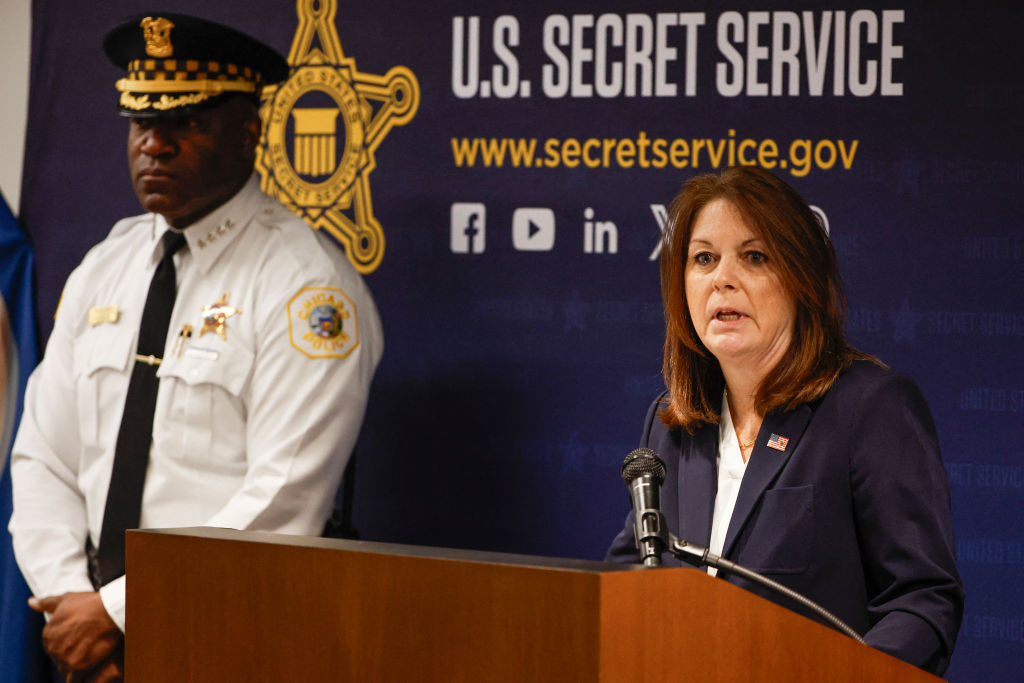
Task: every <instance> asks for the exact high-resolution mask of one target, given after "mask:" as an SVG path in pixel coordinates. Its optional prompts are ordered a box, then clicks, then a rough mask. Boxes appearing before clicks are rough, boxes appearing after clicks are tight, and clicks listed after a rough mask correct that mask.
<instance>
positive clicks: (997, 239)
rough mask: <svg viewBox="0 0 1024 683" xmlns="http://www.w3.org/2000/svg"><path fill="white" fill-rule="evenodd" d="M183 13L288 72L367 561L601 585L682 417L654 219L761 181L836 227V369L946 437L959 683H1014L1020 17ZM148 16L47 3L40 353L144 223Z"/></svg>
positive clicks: (287, 158) (42, 28)
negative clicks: (459, 564)
mask: <svg viewBox="0 0 1024 683" xmlns="http://www.w3.org/2000/svg"><path fill="white" fill-rule="evenodd" d="M172 4H173V11H176V12H184V13H193V14H198V15H201V16H204V17H206V18H209V19H212V20H215V21H220V22H223V23H227V24H231V25H232V26H235V27H237V28H239V29H241V30H243V31H246V32H248V33H251V34H253V35H255V36H256V37H258V38H260V39H262V40H264V41H265V42H267V43H269V44H271V45H273V46H274V47H276V48H277V49H279V50H280V51H281V52H282V53H283V54H285V55H286V56H287V57H288V60H289V63H290V64H291V65H292V73H291V76H290V78H289V79H288V80H287V81H286V82H284V83H282V84H281V85H279V86H278V87H275V88H273V89H272V90H271V91H269V92H267V93H265V98H264V101H263V107H262V114H263V117H264V121H265V126H264V136H263V140H262V144H261V151H260V155H259V159H258V164H257V173H258V174H259V177H260V180H261V182H262V184H263V187H264V189H265V190H266V191H268V192H271V193H274V194H275V195H277V196H278V197H279V198H280V199H281V200H282V201H283V202H285V203H286V204H288V205H289V206H290V207H291V208H292V209H293V210H295V211H296V212H298V213H300V214H301V215H303V216H304V217H305V218H306V220H307V221H308V222H309V223H310V225H311V226H313V227H314V228H315V229H319V230H323V231H325V232H327V233H329V234H331V235H332V236H333V237H334V238H335V239H336V240H337V242H338V243H339V248H344V249H345V250H346V253H347V254H348V255H349V258H350V259H351V260H352V261H353V263H355V264H356V266H357V267H358V268H359V269H360V270H361V271H362V272H363V273H365V277H366V278H367V281H368V283H369V284H370V286H371V288H372V289H373V291H374V295H375V297H376V299H377V302H378V305H379V308H380V312H381V317H382V319H383V323H384V329H385V334H386V338H387V342H386V348H387V350H386V352H385V356H384V360H383V362H382V364H381V366H380V368H379V371H378V375H377V379H376V382H375V388H374V391H373V394H372V396H371V404H370V406H369V410H368V414H367V418H366V423H365V426H364V430H363V434H362V437H361V442H360V447H359V454H358V458H359V460H358V462H359V468H358V471H359V479H358V482H357V486H356V499H355V521H356V524H357V526H359V528H360V530H361V532H362V533H363V535H364V537H367V538H370V539H373V540H381V541H393V542H402V543H417V544H426V545H440V546H456V547H463V548H480V549H489V550H500V551H506V552H522V553H533V554H543V555H558V556H571V557H583V558H600V557H602V556H603V553H604V550H605V548H606V547H607V545H608V544H609V542H610V541H611V539H612V537H613V536H614V534H615V533H616V532H617V531H618V530H619V529H620V528H621V524H622V521H623V517H624V515H625V514H626V511H627V509H628V506H629V502H628V498H627V494H626V490H625V488H624V487H623V485H622V483H621V481H620V480H619V476H618V469H619V465H620V464H621V462H622V458H623V457H624V456H625V454H626V453H627V452H629V451H630V450H631V449H632V448H633V447H634V446H635V443H636V440H637V438H638V436H639V434H640V427H641V425H640V423H641V420H642V418H643V415H644V412H645V410H646V407H647V406H648V404H649V403H650V401H651V399H652V398H653V397H654V396H655V395H656V394H657V393H659V391H660V390H661V389H662V387H663V383H662V380H661V377H660V367H661V349H662V343H663V334H664V323H663V315H662V311H661V304H660V295H659V283H658V272H657V254H658V239H659V236H660V233H661V229H662V226H663V223H664V220H665V214H666V205H667V204H668V202H669V200H670V199H671V198H672V196H673V195H674V194H675V192H676V191H677V190H678V188H679V187H680V185H681V184H682V183H683V182H684V181H685V180H686V179H688V178H689V177H692V176H693V175H694V174H697V173H703V172H708V171H713V170H714V169H717V168H722V167H724V166H726V165H729V164H734V163H756V164H760V165H763V166H765V167H767V168H769V169H771V170H772V171H774V172H775V173H777V174H779V175H780V176H781V177H783V178H784V179H785V180H786V181H787V182H789V183H791V184H792V185H794V186H795V187H796V188H797V189H798V190H799V191H800V192H801V193H802V194H803V195H804V196H805V197H806V198H807V199H808V201H809V202H810V203H811V204H812V205H814V206H815V207H816V209H817V211H818V212H819V214H820V215H821V217H822V219H823V220H824V221H825V222H826V224H827V226H828V228H829V230H830V233H831V236H832V239H833V241H834V243H835V246H836V249H837V252H838V256H839V261H840V268H841V271H842V274H843V277H844V280H845V284H846V289H847V294H848V297H849V302H850V315H849V320H848V323H847V332H848V334H849V337H850V339H851V340H852V341H853V343H854V344H855V345H857V346H859V347H860V348H862V349H863V350H865V351H867V352H870V353H873V354H875V355H877V356H879V357H880V358H881V359H882V360H884V361H885V362H887V363H888V364H889V365H891V366H892V367H893V368H895V369H897V370H900V371H903V372H907V373H909V374H910V375H912V376H913V377H914V378H915V379H916V380H917V381H918V383H919V384H920V385H921V387H922V389H923V391H924V393H925V395H926V397H927V399H928V401H929V404H930V406H931V409H932V412H933V413H934V416H935V420H936V423H937V425H938V429H939V435H940V440H941V446H942V449H943V453H944V457H945V460H946V463H947V469H948V472H949V476H950V484H951V490H952V495H953V514H954V523H955V533H956V538H957V553H958V558H959V565H960V569H961V572H962V574H963V578H964V581H965V583H966V590H967V606H966V615H965V620H964V623H963V628H962V630H961V633H960V639H959V642H958V646H957V651H956V654H955V656H954V658H953V662H952V666H951V668H950V670H949V672H948V676H949V678H950V679H951V680H954V681H988V680H1006V679H1007V678H1008V677H1012V675H1013V674H1014V673H1015V672H1020V671H1022V670H1024V545H1022V539H1024V461H1022V457H1021V456H1022V451H1024V449H1022V446H1021V444H1022V443H1024V419H1022V418H1024V353H1022V351H1021V349H1022V342H1024V307H1022V305H1021V298H1020V292H1021V291H1022V289H1024V275H1022V274H1024V233H1022V231H1021V217H1022V216H1024V129H1022V122H1024V78H1022V76H1024V67H1022V64H1024V54H1022V52H1024V49H1022V47H1021V45H1022V42H1024V41H1021V40H1020V37H1019V33H1020V28H1021V25H1022V18H1024V17H1022V14H1021V10H1020V9H1009V8H1007V7H1005V6H1004V7H1003V8H1000V7H996V6H995V5H997V4H998V3H989V5H990V6H989V7H974V8H972V9H966V8H965V7H962V6H956V7H953V6H951V4H950V3H932V2H924V1H923V0H915V1H913V2H905V3H900V4H896V5H893V4H886V5H876V4H875V3H865V4H864V5H861V6H860V7H863V8H862V9H849V8H848V7H846V6H844V4H843V3H839V2H822V1H820V0H812V1H810V2H800V3H793V2H789V1H787V0H779V1H778V2H775V3H774V4H772V3H768V4H766V3H764V2H753V1H752V0H736V1H735V2H728V3H721V2H715V3H712V2H701V1H696V0H694V1H689V2H678V1H675V2H673V1H672V0H646V1H645V2H640V3H638V2H634V1H630V0H588V1H586V2H584V1H583V0H552V1H551V2H548V3H535V2H526V1H525V0H524V1H518V2H517V1H507V2H499V3H496V4H493V3H492V4H491V5H488V6H487V7H486V8H484V7H483V6H482V5H481V4H480V3H478V2H470V1H469V0H449V1H448V2H445V3H441V4H438V3H413V2H400V1H398V0H373V1H372V2H370V1H363V0H358V1H356V0H352V1H349V2H340V1H336V0H298V1H297V2H295V3H290V2H289V3H282V2H279V1H276V0H247V1H246V2H236V1H235V0H225V1H224V2H220V3H209V2H204V1H202V0H177V1H176V2H173V3H172ZM937 5H938V6H937ZM144 9H149V7H140V6H139V5H138V4H137V3H136V2H129V1H127V0H108V1H107V2H103V3H76V2H71V1H70V0H34V2H33V48H32V51H33V53H32V84H31V93H30V115H29V123H28V137H27V152H26V155H27V159H26V165H25V177H24V187H25V189H24V196H23V197H22V202H21V206H22V207H23V213H22V220H23V224H24V225H25V226H26V228H27V230H28V231H29V233H30V235H31V237H32V240H33V242H34V244H35V245H36V258H37V266H38V273H39V276H38V282H39V291H38V304H39V307H38V311H39V325H40V329H41V331H42V333H43V335H44V337H45V335H47V334H48V333H49V329H50V326H51V325H52V315H53V311H54V308H55V306H56V304H57V301H58V298H59V295H60V291H61V287H62V285H63V282H64V280H65V278H66V277H67V275H68V273H69V272H70V271H71V269H72V268H73V267H74V266H75V265H76V264H77V263H78V261H79V260H80V259H81V257H82V255H83V254H84V253H85V251H86V250H87V249H88V248H89V247H90V246H91V245H92V244H94V243H96V242H97V241H99V240H100V239H102V238H103V237H104V235H105V234H106V233H107V231H108V230H109V229H110V226H111V225H113V223H114V222H115V221H116V220H117V219H118V218H121V217H124V216H128V215H134V214H138V213H139V212H140V209H139V207H138V204H137V202H136V200H135V197H134V195H133V193H132V191H131V187H130V183H129V179H128V175H127V173H126V164H125V151H124V149H125V138H126V124H125V122H124V121H123V120H121V119H119V118H118V116H117V114H116V102H117V92H116V91H115V89H114V82H115V80H116V79H118V78H119V77H121V76H122V74H120V73H119V72H118V70H117V69H116V68H115V67H113V66H112V65H110V64H109V63H107V62H106V61H105V58H104V57H103V54H102V50H101V48H100V42H101V40H102V36H103V34H104V33H105V31H106V30H107V29H108V28H109V27H110V26H112V25H114V24H115V23H117V22H118V21H120V20H121V19H122V18H123V17H125V16H128V15H131V14H135V13H137V12H139V11H141V10H144ZM171 9H172V8H170V7H168V10H169V11H171Z"/></svg>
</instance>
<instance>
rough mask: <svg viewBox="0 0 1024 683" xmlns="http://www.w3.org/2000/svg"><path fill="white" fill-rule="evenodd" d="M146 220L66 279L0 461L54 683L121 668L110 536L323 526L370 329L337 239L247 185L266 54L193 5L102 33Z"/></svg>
mask: <svg viewBox="0 0 1024 683" xmlns="http://www.w3.org/2000/svg"><path fill="white" fill-rule="evenodd" d="M104 49H105V51H106V54H107V56H108V57H109V58H110V59H111V60H112V61H113V62H114V63H115V64H116V65H118V66H119V67H121V68H122V69H124V71H125V72H126V73H125V77H124V78H122V79H121V80H119V81H118V82H117V90H118V91H119V92H120V100H119V110H120V113H121V114H122V115H123V116H125V117H127V118H128V161H129V169H130V173H131V181H132V184H133V187H134V189H135V193H136V195H137V196H138V199H139V202H140V203H141V204H142V207H143V208H144V209H145V210H146V211H147V213H146V214H144V215H141V216H136V217H133V218H126V219H124V220H121V221H119V222H118V223H117V224H116V225H114V227H113V229H112V230H111V232H110V234H109V235H108V237H107V238H106V239H105V240H104V241H102V242H101V243H100V244H98V245H97V246H95V247H94V248H93V249H92V250H90V251H89V253H88V254H87V255H86V256H85V258H84V259H83V261H82V263H81V264H80V265H79V266H78V268H76V269H75V271H74V272H73V273H72V274H71V276H70V277H69V279H68V281H67V283H66V285H65V289H64V294H63V296H62V300H61V304H60V307H59V310H58V313H57V316H56V321H55V325H54V330H53V333H52V334H51V336H50V339H49V342H48V344H47V347H46V353H45V356H44V358H43V360H42V362H41V363H40V365H39V367H38V368H37V370H36V371H35V372H34V373H33V375H32V377H31V379H30V381H29V385H28V389H27V392H26V400H25V409H24V417H23V419H22V422H21V426H20V429H19V433H18V436H17V439H16V442H15V446H14V449H13V454H12V463H11V470H12V477H13V486H14V514H13V516H12V519H11V523H10V530H11V532H12V535H13V538H14V548H15V553H16V556H17V559H18V563H19V565H20V567H21V569H22V572H23V573H24V575H25V577H26V579H27V581H28V583H29V586H30V587H31V589H32V593H33V594H34V596H35V597H34V598H32V600H30V605H31V606H32V607H33V608H34V609H36V610H38V611H41V612H45V613H46V614H47V616H48V624H47V626H46V627H45V629H44V631H43V641H44V646H45V647H46V649H47V651H48V652H49V653H50V654H51V656H52V657H53V658H54V660H55V661H56V662H57V665H58V668H60V670H61V671H62V672H63V673H64V674H65V675H67V676H68V679H69V680H72V679H73V680H117V679H118V678H119V677H120V676H121V675H122V667H123V635H122V634H123V633H125V632H126V631H125V629H126V624H125V590H124V589H125V577H124V530H125V529H128V528H136V527H151V528H152V527H183V526H195V525H209V526H215V527H228V528H234V529H259V530H265V531H277V532H284V533H294V534H309V535H316V534H319V533H320V531H321V530H322V528H323V526H324V522H325V520H326V519H327V517H328V516H329V513H330V509H331V506H332V501H333V497H334V493H335V490H336V488H337V485H338V482H339V480H340V478H341V475H342V472H343V470H344V468H345V464H346V461H347V459H348V457H349V454H350V451H351V449H352V446H353V443H354V442H355V439H356V436H357V433H358V430H359V426H360V424H361V421H362V417H363V413H364V409H365V404H366V399H367V393H368V390H369V385H370V380H371V378H372V375H373V372H374V370H375V368H376V365H377V363H378V361H379V359H380V355H381V352H382V348H383V339H382V333H381V329H380V322H379V319H378V317H377V312H376V308H375V306H374V303H373V299H372V298H371V296H370V293H369V291H368V290H367V288H366V286H365V284H364V283H363V281H362V279H361V278H360V277H359V275H358V274H357V273H356V272H355V270H354V268H353V267H352V266H351V265H350V263H349V262H348V260H347V259H346V258H345V255H344V254H343V253H342V251H341V249H340V248H338V247H337V246H336V245H334V244H332V243H330V242H329V241H327V240H326V238H324V237H323V236H322V235H321V234H320V233H318V232H315V231H313V230H311V229H310V228H309V227H308V226H307V225H306V224H305V223H304V222H303V221H302V220H301V219H299V218H298V217H296V216H295V215H294V214H292V213H291V212H289V211H288V210H287V209H286V208H285V207H283V206H282V205H281V204H279V203H278V202H277V201H275V200H273V199H271V198H269V197H268V196H266V195H265V194H263V193H262V192H261V191H260V187H259V182H258V177H256V176H255V175H254V173H253V168H254V161H255V155H256V150H257V146H258V143H259V139H260V131H261V123H260V119H259V115H258V102H259V99H258V98H259V96H260V91H261V88H262V87H263V86H264V85H266V84H271V83H275V82H279V81H281V80H283V79H284V78H286V77H287V74H288V65H287V63H286V62H285V60H284V59H283V58H282V57H281V55H280V54H278V53H277V52H275V51H274V50H273V49H271V48H269V47H267V46H266V45H263V44H262V43H259V42H258V41H256V40H254V39H252V38H251V37H249V36H246V35H244V34H241V33H238V32H237V31H234V30H232V29H230V28H227V27H225V26H221V25H218V24H214V23H211V22H208V21H204V20H201V19H198V18H195V17H188V16H182V15H175V14H150V15H146V16H140V17H136V18H133V19H131V20H129V21H126V22H125V23H123V24H121V25H119V26H117V27H116V28H114V29H113V30H112V31H111V32H110V33H109V34H108V35H107V37H106V39H105V41H104Z"/></svg>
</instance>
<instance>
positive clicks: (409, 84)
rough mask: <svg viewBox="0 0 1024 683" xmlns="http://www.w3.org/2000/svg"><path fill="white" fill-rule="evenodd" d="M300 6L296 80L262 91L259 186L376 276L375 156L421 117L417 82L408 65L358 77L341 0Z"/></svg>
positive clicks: (291, 56) (311, 0) (309, 0)
mask: <svg viewBox="0 0 1024 683" xmlns="http://www.w3.org/2000/svg"><path fill="white" fill-rule="evenodd" d="M297 10H298V15H299V26H298V28H297V29H296V31H295V38H294V40H293V42H292V48H291V51H290V52H289V53H288V63H289V64H290V65H291V67H292V68H291V74H290V75H289V77H288V80H286V81H284V82H283V83H279V84H277V85H272V86H267V87H265V88H264V89H263V103H262V106H261V107H260V116H261V118H262V119H263V122H264V126H263V134H262V138H261V140H260V145H259V147H258V148H257V150H256V169H257V170H258V171H259V173H260V175H261V176H262V181H261V183H260V187H261V188H262V190H263V191H264V192H265V193H267V194H269V195H271V196H273V197H276V198H277V199H278V200H279V201H281V203H283V204H284V205H285V206H287V207H288V208H289V209H291V210H292V211H293V212H295V213H297V214H298V215H299V216H301V217H302V218H304V219H305V220H306V222H307V223H309V224H310V225H311V226H312V227H314V228H316V229H318V230H326V231H327V232H328V233H329V234H330V235H331V236H332V237H334V238H335V239H336V240H338V242H340V243H341V244H342V245H343V246H344V247H345V253H346V255H347V256H348V258H349V260H350V261H352V264H353V265H354V266H355V267H356V270H358V271H359V272H361V273H370V272H373V271H374V270H376V269H377V266H379V265H380V262H381V259H382V258H383V257H384V232H383V230H382V229H381V225H380V222H378V221H377V219H376V217H374V215H373V202H372V200H371V197H370V180H369V175H370V171H372V170H373V169H374V167H375V166H376V161H375V160H374V151H375V150H376V149H377V146H378V145H380V143H381V142H382V141H383V140H384V136H385V135H387V134H388V132H389V131H390V130H391V129H392V128H393V127H394V126H400V125H403V124H405V123H407V122H409V121H410V120H411V119H412V117H413V116H414V115H415V114H416V110H417V108H418V107H419V101H420V86H419V81H417V80H416V76H415V75H414V74H413V73H412V71H410V70H409V69H407V68H406V67H404V66H396V67H393V68H391V69H390V70H389V71H388V72H387V74H386V75H384V76H375V75H373V74H364V73H360V72H359V71H357V70H356V63H355V60H354V59H352V58H350V57H346V56H345V54H344V52H342V49H341V42H340V40H339V38H338V31H337V28H336V27H335V24H334V17H335V14H336V13H337V1H336V0H299V2H298V6H297Z"/></svg>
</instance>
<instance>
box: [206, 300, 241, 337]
mask: <svg viewBox="0 0 1024 683" xmlns="http://www.w3.org/2000/svg"><path fill="white" fill-rule="evenodd" d="M229 294H230V292H224V295H223V296H221V298H220V300H219V301H218V302H217V303H215V304H213V305H212V306H203V329H201V330H200V331H199V336H200V337H202V336H203V335H204V334H206V333H207V332H216V333H217V334H219V335H220V337H221V339H223V340H224V341H227V340H228V336H227V333H226V332H225V331H224V325H225V324H226V323H227V320H228V318H230V317H231V316H233V315H238V314H239V313H241V312H242V311H241V310H240V309H238V308H234V307H233V306H228V295H229Z"/></svg>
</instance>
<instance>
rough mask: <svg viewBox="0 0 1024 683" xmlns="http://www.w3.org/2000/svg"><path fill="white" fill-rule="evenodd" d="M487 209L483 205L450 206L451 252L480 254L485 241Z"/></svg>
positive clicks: (462, 204) (457, 204)
mask: <svg viewBox="0 0 1024 683" xmlns="http://www.w3.org/2000/svg"><path fill="white" fill-rule="evenodd" d="M486 225H487V209H486V208H485V207H484V205H483V204H473V203H466V202H456V203H454V204H452V240H451V246H452V252H453V253H456V254H482V253H483V251H484V243H485V240H486Z"/></svg>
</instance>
